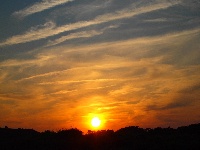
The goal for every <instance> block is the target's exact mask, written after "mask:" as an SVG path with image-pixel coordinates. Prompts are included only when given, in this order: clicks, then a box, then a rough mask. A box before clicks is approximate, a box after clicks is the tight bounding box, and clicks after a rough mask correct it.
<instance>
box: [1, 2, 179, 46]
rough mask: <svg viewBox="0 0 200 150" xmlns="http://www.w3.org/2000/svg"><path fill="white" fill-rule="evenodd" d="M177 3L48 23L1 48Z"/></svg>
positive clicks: (14, 38)
mask: <svg viewBox="0 0 200 150" xmlns="http://www.w3.org/2000/svg"><path fill="white" fill-rule="evenodd" d="M177 3H178V2H174V3H171V2H170V3H168V2H164V3H155V4H151V5H148V6H144V7H139V8H135V5H132V6H131V7H130V8H128V9H122V10H120V11H116V12H114V13H108V14H103V15H99V16H97V17H96V18H94V19H93V20H89V21H79V22H76V23H72V24H67V25H63V26H59V27H57V26H56V25H55V24H54V23H52V22H50V23H49V22H48V23H45V24H44V25H43V26H44V27H43V28H42V29H41V27H39V28H38V27H36V28H34V29H31V30H30V31H27V32H26V33H24V34H21V35H16V36H13V37H11V38H8V39H7V40H6V41H4V42H2V43H0V46H5V45H14V44H19V43H26V42H31V41H36V40H40V39H44V38H47V37H50V36H54V35H58V34H60V33H63V32H67V31H72V30H76V29H80V28H84V27H88V26H91V25H98V24H102V23H106V22H111V21H115V20H121V19H127V18H131V17H134V16H137V15H140V14H143V13H148V12H152V11H156V10H160V9H167V8H168V7H171V6H173V5H175V4H177Z"/></svg>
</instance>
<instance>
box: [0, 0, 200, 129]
mask: <svg viewBox="0 0 200 150" xmlns="http://www.w3.org/2000/svg"><path fill="white" fill-rule="evenodd" d="M93 117H99V119H100V120H101V125H100V127H99V128H98V129H113V130H117V129H120V128H122V127H125V126H140V127H143V128H147V127H157V126H160V127H168V126H171V127H174V128H176V127H178V126H183V125H189V124H192V123H199V122H200V0H3V1H1V4H0V127H4V126H8V127H11V128H33V129H35V130H37V131H44V130H47V129H50V130H55V131H56V130H59V129H62V128H65V129H68V128H78V129H80V130H82V131H84V132H85V131H87V130H93V128H92V126H91V124H90V121H91V119H92V118H93Z"/></svg>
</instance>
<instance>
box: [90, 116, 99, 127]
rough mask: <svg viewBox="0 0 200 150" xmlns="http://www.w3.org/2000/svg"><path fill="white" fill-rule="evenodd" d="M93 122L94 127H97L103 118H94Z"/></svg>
mask: <svg viewBox="0 0 200 150" xmlns="http://www.w3.org/2000/svg"><path fill="white" fill-rule="evenodd" d="M91 124H92V126H93V127H95V128H97V127H99V126H100V124H101V120H100V119H99V118H98V117H94V118H92V121H91Z"/></svg>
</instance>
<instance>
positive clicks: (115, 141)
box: [0, 123, 200, 150]
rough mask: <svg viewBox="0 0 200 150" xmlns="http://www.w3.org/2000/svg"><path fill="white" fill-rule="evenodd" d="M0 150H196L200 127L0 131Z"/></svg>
mask: <svg viewBox="0 0 200 150" xmlns="http://www.w3.org/2000/svg"><path fill="white" fill-rule="evenodd" d="M0 149H1V150H176V149H178V150H200V123H199V124H192V125H189V126H183V127H178V128H177V129H173V128H170V127H168V128H161V127H157V128H154V129H151V128H146V129H143V128H140V127H138V126H130V127H125V128H121V129H119V130H117V131H115V132H114V131H113V130H100V131H91V130H88V132H87V133H86V134H83V132H82V131H80V130H78V129H76V128H72V129H63V130H59V131H57V132H55V131H50V130H46V131H44V132H37V131H35V130H33V129H21V128H19V129H10V128H8V127H7V126H6V127H5V128H0Z"/></svg>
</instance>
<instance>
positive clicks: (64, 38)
mask: <svg viewBox="0 0 200 150" xmlns="http://www.w3.org/2000/svg"><path fill="white" fill-rule="evenodd" d="M110 28H118V26H117V25H116V26H109V27H106V28H103V29H101V30H99V31H96V30H90V31H82V32H76V33H71V34H69V35H66V36H62V37H60V38H58V39H56V40H53V41H49V42H48V43H47V45H46V47H49V46H53V45H57V44H60V43H62V42H65V41H67V40H71V39H77V38H89V37H93V36H97V35H100V34H103V33H104V31H105V30H107V29H110Z"/></svg>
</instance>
